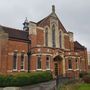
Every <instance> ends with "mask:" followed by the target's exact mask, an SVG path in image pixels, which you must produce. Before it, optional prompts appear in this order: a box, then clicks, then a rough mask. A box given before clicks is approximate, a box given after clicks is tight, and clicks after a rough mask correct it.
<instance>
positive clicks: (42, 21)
mask: <svg viewBox="0 0 90 90" xmlns="http://www.w3.org/2000/svg"><path fill="white" fill-rule="evenodd" d="M54 15H55V16H56V18H57V19H58V23H59V28H61V29H62V30H63V31H64V32H65V33H67V31H66V29H65V28H64V26H63V24H62V23H61V21H60V19H59V18H58V17H57V15H56V13H54ZM52 16H53V13H51V14H49V15H48V16H47V17H45V18H43V19H42V20H40V21H39V22H37V25H40V24H41V23H44V22H45V21H46V20H47V19H49V18H50V17H52Z"/></svg>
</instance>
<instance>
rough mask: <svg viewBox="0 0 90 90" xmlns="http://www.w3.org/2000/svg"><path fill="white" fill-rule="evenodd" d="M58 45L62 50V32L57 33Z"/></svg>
mask: <svg viewBox="0 0 90 90" xmlns="http://www.w3.org/2000/svg"><path fill="white" fill-rule="evenodd" d="M59 44H60V48H62V32H61V31H60V32H59Z"/></svg>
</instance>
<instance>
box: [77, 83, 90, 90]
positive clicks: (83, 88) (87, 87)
mask: <svg viewBox="0 0 90 90" xmlns="http://www.w3.org/2000/svg"><path fill="white" fill-rule="evenodd" d="M77 90H90V84H80V85H79V87H78V89H77Z"/></svg>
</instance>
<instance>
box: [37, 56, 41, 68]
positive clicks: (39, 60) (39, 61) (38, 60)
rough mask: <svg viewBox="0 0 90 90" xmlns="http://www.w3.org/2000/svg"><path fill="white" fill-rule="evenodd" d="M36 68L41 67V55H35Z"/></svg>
mask: <svg viewBox="0 0 90 90" xmlns="http://www.w3.org/2000/svg"><path fill="white" fill-rule="evenodd" d="M37 69H41V55H38V57H37Z"/></svg>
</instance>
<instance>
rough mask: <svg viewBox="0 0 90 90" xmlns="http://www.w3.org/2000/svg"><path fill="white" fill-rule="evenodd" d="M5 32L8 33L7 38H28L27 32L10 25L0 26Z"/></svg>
mask: <svg viewBox="0 0 90 90" xmlns="http://www.w3.org/2000/svg"><path fill="white" fill-rule="evenodd" d="M0 27H1V28H2V29H3V30H4V32H5V33H8V35H9V38H16V39H22V40H28V32H26V31H22V30H19V29H14V28H10V27H5V26H0Z"/></svg>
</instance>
